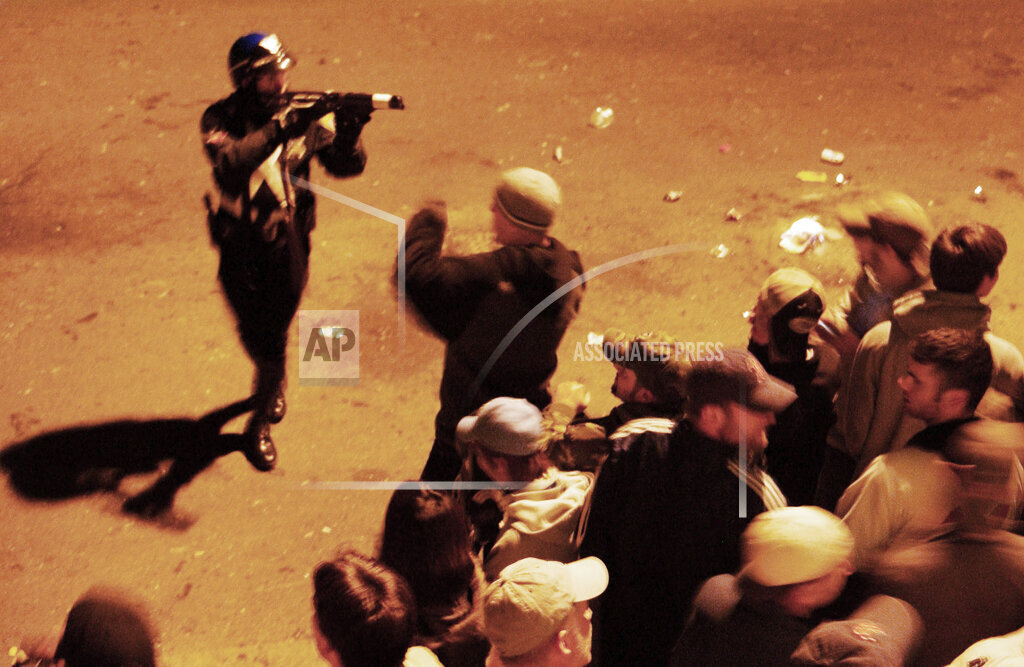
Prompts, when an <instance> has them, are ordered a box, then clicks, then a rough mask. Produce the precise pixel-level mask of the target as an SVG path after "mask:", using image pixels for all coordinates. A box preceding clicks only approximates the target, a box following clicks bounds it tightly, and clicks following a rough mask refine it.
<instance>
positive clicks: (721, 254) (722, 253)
mask: <svg viewBox="0 0 1024 667" xmlns="http://www.w3.org/2000/svg"><path fill="white" fill-rule="evenodd" d="M731 252H732V251H731V250H729V247H728V246H727V245H725V244H724V243H719V244H718V245H716V246H715V247H714V248H712V249H711V256H712V257H714V258H715V259H725V258H726V257H728V256H729V254H730V253H731Z"/></svg>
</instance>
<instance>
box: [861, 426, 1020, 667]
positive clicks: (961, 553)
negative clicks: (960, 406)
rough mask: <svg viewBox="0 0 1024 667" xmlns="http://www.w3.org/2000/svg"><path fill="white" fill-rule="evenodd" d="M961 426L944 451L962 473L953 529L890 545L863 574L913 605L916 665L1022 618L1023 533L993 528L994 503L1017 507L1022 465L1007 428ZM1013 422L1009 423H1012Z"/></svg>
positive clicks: (941, 658) (938, 661) (934, 661)
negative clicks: (918, 628) (918, 621)
mask: <svg viewBox="0 0 1024 667" xmlns="http://www.w3.org/2000/svg"><path fill="white" fill-rule="evenodd" d="M974 425H976V428H974V429H972V430H971V431H969V432H967V433H966V434H965V433H963V432H961V433H959V434H958V435H957V437H956V438H954V439H952V440H951V442H950V444H949V445H948V446H947V448H946V450H945V454H946V457H947V458H948V460H949V462H950V463H951V464H953V465H954V466H955V467H954V469H955V470H957V473H958V475H959V476H960V478H961V483H960V489H961V501H960V504H959V508H958V513H957V518H958V527H957V530H956V531H955V532H952V533H949V534H948V535H946V536H944V537H942V538H940V539H938V540H933V541H931V542H927V543H923V544H918V545H915V546H912V547H909V548H907V549H902V550H890V551H888V552H886V553H885V554H883V555H882V557H880V558H879V559H877V561H876V563H875V564H874V566H873V567H872V570H871V571H870V573H868V574H869V582H870V584H871V590H872V591H874V592H880V593H885V594H889V595H895V596H897V597H899V598H901V599H904V600H906V601H907V602H908V603H910V604H911V605H913V606H914V608H915V609H917V611H918V613H919V614H920V615H921V618H922V619H923V621H924V625H925V634H924V639H923V641H922V646H921V654H920V656H919V658H918V660H917V661H916V662H915V663H913V664H916V665H922V666H930V665H945V664H947V663H949V662H950V661H951V660H953V658H954V657H955V656H956V655H958V654H959V653H960V652H961V651H963V650H964V649H966V648H967V647H968V646H969V645H970V644H972V643H973V642H975V641H978V640H980V639H984V638H986V637H992V636H995V635H1001V634H1005V633H1008V632H1011V631H1013V630H1015V629H1017V628H1019V627H1021V626H1022V625H1024V537H1022V536H1020V535H1014V534H1012V533H1009V532H1007V531H1004V530H1001V529H999V528H993V527H992V526H993V524H994V522H993V518H994V517H993V515H992V508H993V506H994V505H995V506H999V505H1007V506H1017V507H1019V504H1020V499H1021V497H1022V495H1024V469H1022V466H1021V462H1020V458H1019V453H1018V452H1017V451H1015V450H1014V448H1013V447H1010V446H1008V442H1007V441H1008V440H1012V439H1013V438H1016V439H1017V441H1018V442H1019V439H1020V434H1021V432H1020V430H1019V429H1018V430H1017V433H1016V436H1010V437H1008V436H1007V433H1008V430H1007V429H1006V428H1003V427H1007V426H1010V425H1008V424H1007V425H999V426H1000V428H995V429H993V428H986V427H985V423H984V422H980V421H979V422H974ZM1014 426H1016V425H1014Z"/></svg>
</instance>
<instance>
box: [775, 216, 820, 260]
mask: <svg viewBox="0 0 1024 667" xmlns="http://www.w3.org/2000/svg"><path fill="white" fill-rule="evenodd" d="M824 242H825V228H824V227H822V226H821V223H820V222H818V220H817V219H816V218H811V217H808V218H800V219H799V220H796V221H794V222H793V224H791V225H790V226H789V229H787V230H786V231H784V232H783V233H782V237H781V238H780V239H779V247H780V248H782V249H783V250H785V251H786V252H791V253H793V254H794V255H801V254H803V253H805V252H807V251H808V250H809V249H811V248H813V247H814V246H816V245H818V244H819V243H824Z"/></svg>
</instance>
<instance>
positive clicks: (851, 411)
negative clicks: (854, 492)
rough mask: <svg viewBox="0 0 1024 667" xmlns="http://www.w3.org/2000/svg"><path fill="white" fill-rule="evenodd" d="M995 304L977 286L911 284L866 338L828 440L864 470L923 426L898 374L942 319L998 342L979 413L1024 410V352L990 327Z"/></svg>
mask: <svg viewBox="0 0 1024 667" xmlns="http://www.w3.org/2000/svg"><path fill="white" fill-rule="evenodd" d="M990 315H991V310H990V309H989V307H988V306H986V305H985V304H983V303H982V302H981V300H980V299H978V297H977V296H975V295H974V294H960V293H955V292H942V291H937V290H923V291H918V292H911V293H910V294H907V295H905V296H903V297H901V298H900V299H898V300H897V301H896V302H895V303H894V304H893V316H892V320H890V321H889V322H883V323H881V324H879V325H877V326H875V327H873V328H872V329H871V330H870V331H868V332H867V334H865V335H864V338H863V339H862V340H861V343H860V347H858V348H857V354H856V356H855V357H854V360H853V369H852V372H851V373H850V378H849V382H847V383H846V384H845V385H843V386H842V387H841V388H840V390H839V395H838V397H837V398H836V425H835V427H834V428H833V429H832V431H831V432H830V433H829V439H828V442H829V445H830V446H832V447H834V448H835V449H838V450H839V451H841V452H845V453H846V454H848V455H849V456H851V457H852V458H853V459H854V460H856V462H857V467H856V471H855V475H860V473H862V472H863V471H864V469H865V468H867V466H868V464H869V463H870V462H871V460H872V459H873V458H875V457H876V456H878V455H879V454H884V453H886V452H888V451H891V450H896V449H900V448H902V447H903V446H904V445H905V444H906V443H907V441H908V440H910V437H911V436H912V435H914V434H915V433H917V432H918V431H920V430H921V429H922V428H924V426H925V423H924V422H923V421H921V420H920V419H917V418H915V417H911V416H909V415H905V414H904V413H903V400H902V392H901V390H900V388H899V385H897V380H899V378H900V377H901V376H902V375H903V374H904V373H906V370H907V362H908V360H909V358H910V347H911V344H912V343H913V341H914V338H915V337H916V336H917V335H918V334H921V333H923V332H925V331H928V330H930V329H938V328H943V327H950V328H958V329H969V330H974V331H981V332H983V333H984V336H985V340H986V341H988V343H989V346H990V347H991V348H992V361H993V362H994V366H995V371H994V373H993V376H992V385H991V386H990V387H989V390H988V392H986V393H985V396H984V397H983V398H982V400H981V404H980V405H979V406H978V409H977V411H976V414H978V415H979V416H983V417H989V418H991V419H999V420H1002V421H1021V419H1022V417H1024V357H1022V356H1021V353H1020V350H1018V349H1017V347H1016V346H1015V345H1013V344H1012V343H1010V342H1008V341H1006V340H1003V339H1002V338H999V337H998V336H996V335H994V334H992V333H991V332H990V331H989V329H988V323H989V317H990Z"/></svg>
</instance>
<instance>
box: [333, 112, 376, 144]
mask: <svg viewBox="0 0 1024 667" xmlns="http://www.w3.org/2000/svg"><path fill="white" fill-rule="evenodd" d="M371 113H372V112H371V111H354V110H352V109H339V110H338V111H336V112H334V130H335V132H337V133H338V135H340V136H343V137H349V138H351V139H355V138H356V137H358V136H359V133H360V132H362V131H363V125H366V124H367V123H369V122H370V114H371Z"/></svg>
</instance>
